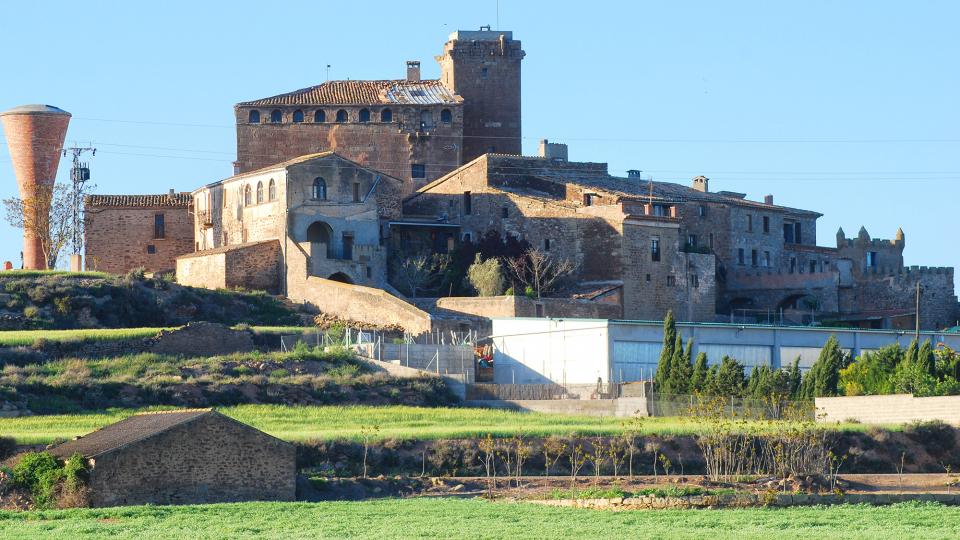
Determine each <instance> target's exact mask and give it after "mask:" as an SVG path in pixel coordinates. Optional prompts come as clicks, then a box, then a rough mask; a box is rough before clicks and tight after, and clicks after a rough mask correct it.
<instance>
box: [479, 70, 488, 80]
mask: <svg viewBox="0 0 960 540" xmlns="http://www.w3.org/2000/svg"><path fill="white" fill-rule="evenodd" d="M489 75H490V71H489V70H488V69H487V68H483V69H481V70H480V78H481V79H486V78H487V77H488V76H489Z"/></svg>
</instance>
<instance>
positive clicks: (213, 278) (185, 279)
mask: <svg viewBox="0 0 960 540" xmlns="http://www.w3.org/2000/svg"><path fill="white" fill-rule="evenodd" d="M280 257H281V253H280V242H278V241H277V240H269V241H264V242H253V243H249V244H239V245H232V246H227V247H222V248H216V249H208V250H206V251H198V252H196V253H191V254H189V255H184V256H182V257H180V258H178V259H177V282H178V283H179V284H181V285H187V286H191V287H204V288H207V289H231V288H235V287H243V288H245V289H254V290H265V291H269V292H277V291H279V290H280V288H281V279H280V277H281V274H280V272H281V260H280Z"/></svg>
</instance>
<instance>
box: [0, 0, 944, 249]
mask: <svg viewBox="0 0 960 540" xmlns="http://www.w3.org/2000/svg"><path fill="white" fill-rule="evenodd" d="M496 6H497V2H496V1H495V0H483V1H474V2H449V1H439V0H421V1H418V2H392V1H391V2H380V1H374V2H355V3H354V2H322V1H313V2H286V1H283V0H274V1H273V2H256V3H254V2H240V1H236V2H229V3H228V2H222V3H215V2H199V1H196V0H194V1H191V2H181V1H173V0H166V1H164V2H150V3H142V2H107V1H92V2H86V3H79V4H78V3H76V2H70V3H67V2H52V1H51V2H35V1H29V2H27V1H16V0H11V1H8V2H4V3H3V5H2V6H0V17H2V19H3V20H4V21H5V23H4V27H3V31H2V32H0V51H2V52H3V54H2V56H0V58H2V62H3V66H2V69H0V73H2V76H0V109H6V108H9V107H13V106H16V105H21V104H25V103H48V104H51V105H55V106H58V107H61V108H63V109H66V110H68V111H70V112H71V113H73V115H74V116H73V119H72V121H71V124H70V130H69V132H68V135H67V141H68V143H74V142H76V143H83V144H86V143H93V145H94V146H96V147H97V149H98V151H97V155H96V157H95V158H93V160H92V163H91V167H92V172H93V177H94V181H95V183H96V184H97V186H98V191H99V192H100V193H150V192H153V193H161V192H165V191H167V190H168V189H170V188H175V189H177V190H183V191H189V190H192V189H194V188H196V187H198V186H200V185H202V184H204V183H208V182H211V181H214V180H217V179H220V178H224V177H226V176H229V175H230V174H231V171H232V169H231V162H232V160H233V159H234V157H235V151H236V146H235V141H236V139H235V132H234V129H233V104H234V103H237V102H239V101H244V100H249V99H255V98H259V97H265V96H270V95H274V94H279V93H283V92H287V91H291V90H295V89H297V88H302V87H306V86H311V85H314V84H318V83H321V82H323V81H324V80H325V79H326V66H327V64H329V65H330V66H331V68H330V78H331V79H345V78H351V79H383V78H401V77H403V75H404V69H405V64H404V62H405V61H406V60H412V59H419V60H421V61H422V62H423V69H424V77H437V76H438V74H439V68H438V67H437V65H436V63H435V62H434V61H433V59H432V57H433V56H434V55H436V54H439V53H440V52H441V50H442V46H443V43H444V41H445V40H446V37H447V35H448V34H449V33H450V32H452V31H454V30H457V29H467V30H470V29H476V28H478V27H479V26H480V25H483V24H490V25H493V26H494V28H497V26H498V21H497V7H496ZM958 21H960V2H956V1H950V0H944V1H924V0H914V1H910V2H884V1H877V0H873V1H842V2H837V1H810V0H802V1H800V0H798V1H795V2H769V1H757V2H737V1H731V2H716V1H704V2H683V1H673V2H627V1H622V2H614V1H605V0H594V1H591V2H576V3H575V2H561V1H554V2H534V1H522V2H521V1H519V0H501V1H500V8H499V28H500V29H503V30H512V31H513V32H514V37H515V38H516V39H520V40H522V42H523V48H524V50H526V52H527V57H526V59H525V60H524V61H523V135H524V151H525V153H528V154H532V153H534V152H535V151H536V145H537V141H538V140H539V139H540V138H549V139H551V140H553V141H556V142H566V143H567V144H569V145H570V158H571V159H573V160H580V161H605V162H608V163H609V164H610V170H611V172H613V173H614V174H625V171H626V170H627V169H641V170H643V171H644V174H645V175H652V176H653V177H654V179H656V180H664V181H678V182H683V183H687V182H689V180H690V178H692V177H693V176H696V175H698V174H704V175H706V176H708V177H710V179H711V184H710V187H711V189H712V190H731V191H741V192H746V193H747V194H748V197H750V198H752V199H760V200H762V198H763V196H764V195H765V194H767V193H772V194H773V195H774V196H775V202H776V203H778V204H783V205H789V206H796V207H801V208H807V209H812V210H817V211H819V212H821V213H823V214H825V215H824V217H823V218H821V219H820V221H819V224H818V228H817V232H818V239H819V242H820V244H821V245H834V243H835V240H834V234H835V233H836V231H837V228H838V227H840V226H842V227H843V228H844V230H845V231H846V232H847V235H848V236H854V235H856V233H857V231H858V230H859V228H860V226H861V225H864V226H866V227H867V230H868V231H869V232H870V234H871V235H873V236H874V237H880V238H892V237H893V235H894V233H895V232H896V230H897V227H898V226H899V227H903V230H904V231H905V233H906V239H907V248H906V251H905V258H906V263H907V264H923V265H927V266H947V265H949V266H960V249H958V242H957V239H956V232H957V225H956V224H957V216H956V214H957V212H958V204H957V203H958V200H960V162H958V161H960V159H958V158H960V99H958V97H960V40H958V39H957V23H958ZM67 171H68V163H67V162H66V160H64V161H63V162H62V163H61V170H60V175H59V177H58V178H59V180H61V181H66V180H67V179H68V175H67ZM15 194H16V184H15V181H14V176H13V170H12V167H11V164H10V157H9V154H8V152H7V148H6V146H5V145H2V146H0V197H3V198H5V197H10V196H13V195H15ZM19 252H20V232H19V231H16V230H13V229H11V228H9V227H8V226H7V225H6V224H3V225H0V260H11V261H14V262H15V264H19Z"/></svg>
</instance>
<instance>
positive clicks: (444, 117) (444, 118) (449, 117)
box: [440, 109, 453, 124]
mask: <svg viewBox="0 0 960 540" xmlns="http://www.w3.org/2000/svg"><path fill="white" fill-rule="evenodd" d="M440 121H441V122H443V123H444V124H449V123H450V122H453V113H451V112H450V109H444V110H442V111H440Z"/></svg>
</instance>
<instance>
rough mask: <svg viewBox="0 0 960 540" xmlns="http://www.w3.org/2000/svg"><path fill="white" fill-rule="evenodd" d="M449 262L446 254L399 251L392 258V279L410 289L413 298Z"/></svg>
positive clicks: (428, 284) (435, 279) (438, 275)
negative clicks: (407, 253) (415, 253)
mask: <svg viewBox="0 0 960 540" xmlns="http://www.w3.org/2000/svg"><path fill="white" fill-rule="evenodd" d="M449 262H450V257H449V256H447V255H440V254H437V253H435V254H433V255H425V254H421V255H406V254H404V253H399V254H398V255H397V257H396V258H395V259H394V260H393V264H392V266H393V268H392V270H393V272H392V274H393V279H394V280H396V282H397V283H398V284H400V285H402V286H404V287H406V289H407V290H408V291H410V295H411V296H412V297H413V298H416V297H417V291H419V290H423V289H426V288H429V287H430V286H431V285H432V284H433V283H435V282H436V281H437V280H438V279H439V278H440V275H441V274H442V273H443V271H444V270H446V268H447V265H448V264H449Z"/></svg>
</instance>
